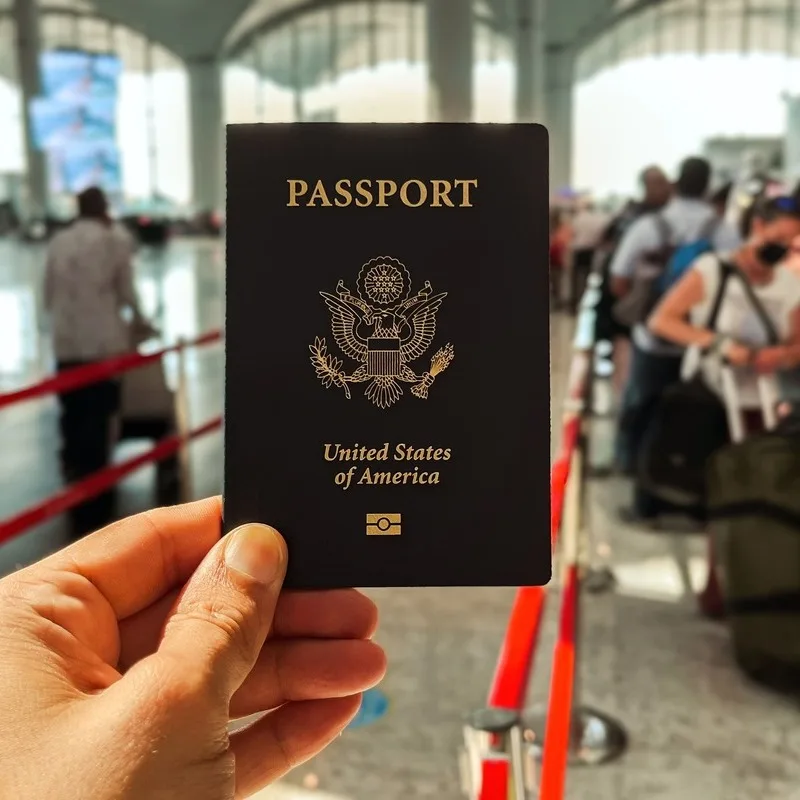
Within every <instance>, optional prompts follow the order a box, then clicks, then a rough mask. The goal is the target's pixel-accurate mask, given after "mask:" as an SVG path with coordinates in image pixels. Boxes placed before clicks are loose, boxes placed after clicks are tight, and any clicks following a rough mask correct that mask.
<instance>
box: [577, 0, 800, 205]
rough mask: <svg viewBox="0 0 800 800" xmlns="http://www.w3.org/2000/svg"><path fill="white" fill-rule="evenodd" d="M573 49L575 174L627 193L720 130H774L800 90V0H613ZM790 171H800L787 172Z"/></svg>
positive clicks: (754, 135)
mask: <svg viewBox="0 0 800 800" xmlns="http://www.w3.org/2000/svg"><path fill="white" fill-rule="evenodd" d="M617 10H618V12H619V17H618V20H617V21H616V23H615V24H613V25H611V26H609V27H607V28H606V29H605V30H603V31H602V32H601V33H600V34H599V35H597V36H596V37H595V38H594V39H592V40H591V42H589V43H588V44H587V45H586V46H584V47H583V49H582V50H581V52H580V54H579V55H578V58H577V61H576V88H575V144H574V174H575V179H576V180H575V182H576V185H577V186H578V187H580V188H584V187H585V188H591V189H593V190H594V191H597V192H598V193H600V194H607V193H615V192H620V193H628V192H630V191H631V190H633V189H634V182H635V178H636V175H637V173H638V171H639V170H640V168H641V167H643V166H645V165H646V164H649V163H658V164H662V165H663V166H664V167H666V168H668V169H674V167H675V166H676V165H677V163H678V162H679V161H680V160H681V159H682V158H683V157H684V156H686V155H689V154H691V153H694V152H703V151H704V150H705V149H706V147H707V144H708V143H709V142H710V141H712V140H715V139H719V138H736V139H738V140H740V141H745V142H746V141H748V140H753V141H756V140H762V141H763V140H765V139H767V140H768V139H774V140H775V141H776V142H777V143H778V145H779V144H780V140H781V139H782V138H783V136H784V134H785V131H786V113H787V112H786V107H785V102H784V99H783V97H784V95H787V94H788V95H797V94H800V0H663V2H658V3H653V2H642V1H640V2H638V3H637V2H630V0H618V1H617ZM790 177H793V178H796V177H800V176H790Z"/></svg>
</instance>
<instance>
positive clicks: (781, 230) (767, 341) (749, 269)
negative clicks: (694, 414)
mask: <svg viewBox="0 0 800 800" xmlns="http://www.w3.org/2000/svg"><path fill="white" fill-rule="evenodd" d="M798 237H800V205H799V204H798V201H797V200H796V199H795V198H793V197H778V198H773V199H771V200H765V201H762V202H761V203H759V204H758V206H757V207H756V208H755V209H754V212H753V218H752V223H751V226H750V235H749V238H748V239H747V241H746V242H745V243H744V244H743V245H742V246H741V247H740V248H738V249H737V250H735V251H734V252H732V253H730V254H728V255H727V256H720V255H717V254H713V253H709V254H707V255H704V256H702V257H701V258H699V259H698V260H697V261H696V262H695V263H694V265H693V266H692V268H691V269H690V270H689V271H688V272H687V273H686V275H685V276H684V277H683V278H682V279H681V280H680V281H679V282H678V283H677V284H676V285H675V286H674V287H673V288H672V290H671V291H670V292H668V293H667V295H666V296H665V297H664V299H663V300H662V302H661V303H660V304H659V306H658V307H657V308H656V309H655V311H654V312H653V315H652V316H651V318H650V320H649V322H648V327H649V329H650V331H651V332H652V333H653V334H655V335H656V336H658V337H660V338H661V339H665V340H667V341H669V342H674V343H675V344H679V345H682V346H684V347H687V348H689V349H688V352H687V355H686V361H687V362H691V363H694V364H696V363H697V361H698V358H699V357H700V356H701V355H703V354H705V355H708V354H711V353H712V352H716V353H718V354H719V355H720V356H722V357H724V358H725V359H726V360H727V361H728V362H729V363H730V364H731V365H733V366H734V367H736V368H737V378H738V379H739V388H740V397H741V402H742V406H743V408H745V409H754V410H757V409H758V408H759V407H760V400H759V395H758V387H757V382H756V380H755V377H756V374H757V373H775V372H778V371H780V370H789V369H792V368H794V367H796V366H798V365H800V277H798V275H797V274H795V272H793V271H792V270H791V269H789V268H788V267H787V266H786V265H785V263H784V262H785V261H786V259H787V257H788V256H789V254H790V252H791V248H792V246H793V243H794V241H795V240H796V239H798ZM722 261H725V262H727V263H728V264H730V265H731V266H732V267H733V268H734V269H735V273H736V274H735V275H734V279H732V280H730V279H729V280H728V281H727V283H726V286H725V292H724V296H723V297H722V298H721V302H720V307H719V312H718V315H717V322H716V325H715V326H714V329H713V330H712V329H710V328H709V327H708V326H707V322H708V320H709V319H710V317H711V310H712V306H713V304H714V301H715V300H716V298H717V292H718V289H719V285H720V280H721V278H722V269H721V262H722ZM770 328H771V329H772V330H770ZM771 339H777V340H778V343H777V344H774V343H771ZM702 361H703V364H702V369H703V370H704V376H705V378H706V380H707V381H708V383H709V385H710V386H712V388H713V387H718V386H719V380H718V372H719V370H718V366H719V363H720V360H719V359H714V358H703V359H702ZM687 366H688V364H687Z"/></svg>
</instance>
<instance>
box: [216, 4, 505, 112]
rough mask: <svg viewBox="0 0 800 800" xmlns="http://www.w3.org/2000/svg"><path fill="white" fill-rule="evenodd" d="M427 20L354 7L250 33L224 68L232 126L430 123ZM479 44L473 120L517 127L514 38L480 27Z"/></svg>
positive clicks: (406, 12)
mask: <svg viewBox="0 0 800 800" xmlns="http://www.w3.org/2000/svg"><path fill="white" fill-rule="evenodd" d="M425 22H426V20H425V5H424V3H421V2H407V3H406V2H399V0H369V1H367V0H350V1H349V2H340V3H337V4H334V5H331V6H329V7H327V8H325V9H320V10H316V11H310V12H308V13H306V14H303V15H301V16H298V17H294V18H290V19H287V21H286V22H285V23H284V24H282V25H280V26H278V27H275V28H271V29H269V30H267V32H264V33H257V32H256V33H253V34H250V35H248V36H247V37H246V39H245V40H243V41H242V42H241V43H240V46H239V47H237V48H236V49H234V51H233V52H234V57H233V58H232V59H231V60H230V61H229V62H228V63H227V65H226V67H225V70H224V76H223V82H224V96H225V119H226V121H227V122H252V121H271V122H291V121H296V120H308V121H314V120H317V121H320V120H336V121H340V122H420V121H424V120H426V119H427V115H428V78H427V66H426V35H425V33H426V31H425ZM258 30H259V28H258V27H256V31H258ZM474 46H475V65H474V74H473V80H474V107H475V119H476V120H479V121H486V122H506V121H510V120H511V119H512V117H513V88H514V86H513V84H514V70H513V61H512V50H511V46H510V43H509V41H508V38H507V37H506V36H504V35H501V34H499V33H497V32H496V31H494V30H492V29H491V28H490V27H489V26H488V25H487V24H485V23H483V22H480V21H476V25H475V42H474Z"/></svg>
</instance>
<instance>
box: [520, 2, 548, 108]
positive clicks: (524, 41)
mask: <svg viewBox="0 0 800 800" xmlns="http://www.w3.org/2000/svg"><path fill="white" fill-rule="evenodd" d="M514 2H515V7H516V30H515V33H516V36H515V45H516V47H515V49H516V73H517V75H516V78H517V82H516V97H515V105H516V119H517V122H542V121H543V119H544V105H545V102H544V99H545V92H546V90H547V82H546V78H545V72H546V52H545V38H546V31H545V0H514Z"/></svg>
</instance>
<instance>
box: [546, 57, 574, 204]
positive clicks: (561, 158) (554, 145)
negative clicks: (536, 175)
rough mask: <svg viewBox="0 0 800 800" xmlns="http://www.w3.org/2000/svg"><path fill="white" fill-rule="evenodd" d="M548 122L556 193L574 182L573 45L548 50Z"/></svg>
mask: <svg viewBox="0 0 800 800" xmlns="http://www.w3.org/2000/svg"><path fill="white" fill-rule="evenodd" d="M546 77H547V91H546V93H545V100H546V105H545V123H546V125H547V127H548V129H549V131H550V188H551V191H553V192H557V191H559V190H560V189H564V188H567V187H570V186H571V184H572V139H573V137H572V126H573V121H574V120H573V116H574V115H573V106H574V101H573V88H574V83H575V56H574V53H573V51H572V49H571V48H568V47H561V46H559V47H557V48H550V49H548V51H547V76H546Z"/></svg>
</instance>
